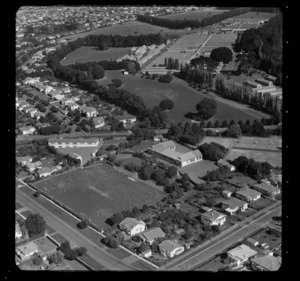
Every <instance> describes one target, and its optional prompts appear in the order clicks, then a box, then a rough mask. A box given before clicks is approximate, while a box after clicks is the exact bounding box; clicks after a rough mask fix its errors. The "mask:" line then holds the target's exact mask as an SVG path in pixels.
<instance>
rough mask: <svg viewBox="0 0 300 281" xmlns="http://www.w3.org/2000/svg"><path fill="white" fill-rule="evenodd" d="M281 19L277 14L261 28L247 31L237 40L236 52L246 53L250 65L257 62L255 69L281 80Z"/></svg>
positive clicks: (280, 15)
mask: <svg viewBox="0 0 300 281" xmlns="http://www.w3.org/2000/svg"><path fill="white" fill-rule="evenodd" d="M282 23H283V17H282V14H278V15H276V16H275V17H273V18H271V19H270V20H269V21H268V22H267V23H265V24H264V25H263V26H262V27H260V28H257V29H253V28H251V29H248V30H246V31H245V32H243V33H242V34H241V36H239V37H238V38H237V41H236V44H235V50H236V51H241V50H243V51H245V52H246V53H248V58H249V60H250V63H251V64H253V61H252V60H251V59H250V58H251V57H252V58H253V59H254V61H255V60H256V61H257V65H255V68H258V69H261V70H264V71H266V72H267V73H269V74H271V75H274V76H276V77H277V78H278V83H279V84H281V80H282V46H283V37H282V34H283V28H282Z"/></svg>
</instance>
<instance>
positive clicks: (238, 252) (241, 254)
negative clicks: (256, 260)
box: [227, 244, 257, 265]
mask: <svg viewBox="0 0 300 281" xmlns="http://www.w3.org/2000/svg"><path fill="white" fill-rule="evenodd" d="M256 254H257V252H256V251H254V250H253V249H251V248H250V247H248V246H247V245H245V244H242V245H240V246H238V247H236V248H234V249H232V250H230V251H228V252H227V256H228V258H229V259H230V260H231V261H232V262H234V263H236V264H237V265H240V264H243V263H244V262H246V261H247V260H248V259H249V258H253V257H255V256H256Z"/></svg>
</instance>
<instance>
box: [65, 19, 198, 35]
mask: <svg viewBox="0 0 300 281" xmlns="http://www.w3.org/2000/svg"><path fill="white" fill-rule="evenodd" d="M159 32H160V33H161V34H181V35H182V34H186V33H192V32H194V31H187V30H171V29H168V28H164V27H160V26H156V25H151V24H148V23H144V22H138V21H129V22H125V23H121V24H115V25H111V26H107V27H102V28H98V29H95V30H91V31H87V32H83V33H78V34H73V35H69V36H66V37H64V38H65V39H70V40H75V39H77V38H82V37H85V36H88V35H97V34H108V35H123V36H127V35H141V34H153V33H159Z"/></svg>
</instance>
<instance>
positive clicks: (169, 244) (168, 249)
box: [158, 240, 184, 258]
mask: <svg viewBox="0 0 300 281" xmlns="http://www.w3.org/2000/svg"><path fill="white" fill-rule="evenodd" d="M158 248H159V250H160V253H161V254H162V255H163V256H165V257H169V258H173V257H174V256H177V255H180V254H181V253H182V252H184V246H182V245H180V244H178V243H175V242H174V241H172V240H165V241H163V242H161V243H160V244H159V245H158Z"/></svg>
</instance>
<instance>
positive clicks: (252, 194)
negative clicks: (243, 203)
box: [236, 188, 261, 198]
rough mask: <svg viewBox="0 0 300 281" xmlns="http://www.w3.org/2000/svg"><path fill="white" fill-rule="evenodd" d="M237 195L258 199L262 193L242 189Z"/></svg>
mask: <svg viewBox="0 0 300 281" xmlns="http://www.w3.org/2000/svg"><path fill="white" fill-rule="evenodd" d="M236 194H240V195H242V196H244V197H247V198H249V197H257V196H259V195H260V194H261V193H260V192H258V191H256V190H253V189H250V188H242V189H240V190H239V191H237V192H236Z"/></svg>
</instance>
